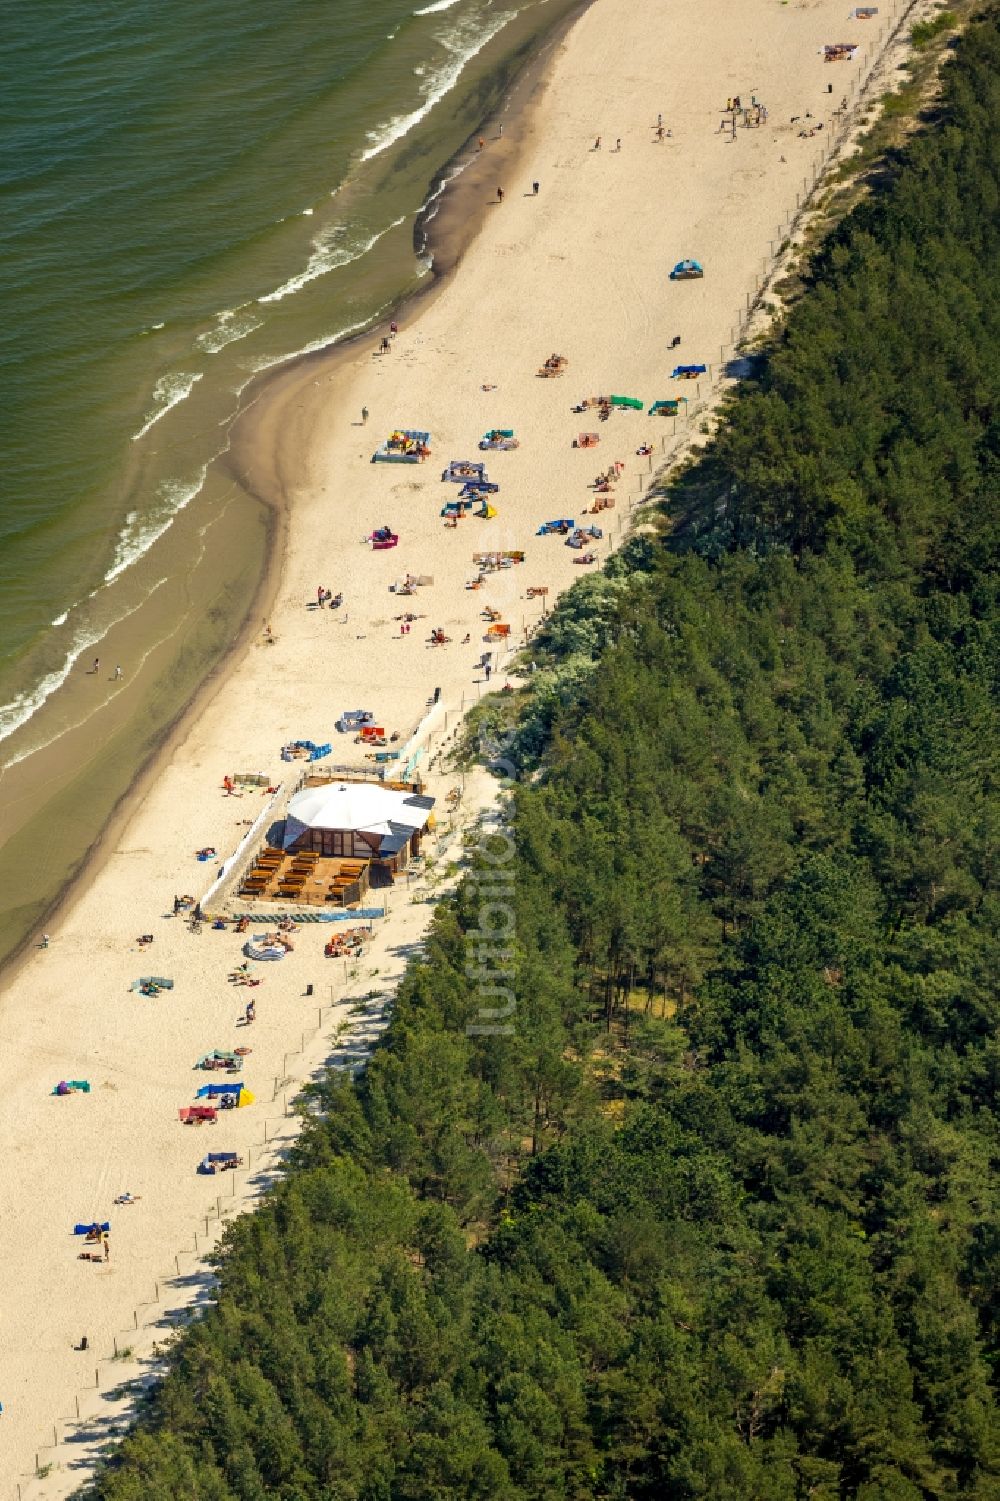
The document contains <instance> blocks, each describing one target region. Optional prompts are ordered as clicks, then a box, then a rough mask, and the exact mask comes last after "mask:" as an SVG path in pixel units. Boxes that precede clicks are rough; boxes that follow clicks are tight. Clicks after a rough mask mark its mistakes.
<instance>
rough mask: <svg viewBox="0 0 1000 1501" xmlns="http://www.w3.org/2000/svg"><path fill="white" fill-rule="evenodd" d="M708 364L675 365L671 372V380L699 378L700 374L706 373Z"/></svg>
mask: <svg viewBox="0 0 1000 1501" xmlns="http://www.w3.org/2000/svg"><path fill="white" fill-rule="evenodd" d="M707 369H708V366H707V365H675V366H674V368H673V369H672V370H671V372H670V379H671V380H697V378H698V376H699V375H704V374H705V371H706V370H707Z"/></svg>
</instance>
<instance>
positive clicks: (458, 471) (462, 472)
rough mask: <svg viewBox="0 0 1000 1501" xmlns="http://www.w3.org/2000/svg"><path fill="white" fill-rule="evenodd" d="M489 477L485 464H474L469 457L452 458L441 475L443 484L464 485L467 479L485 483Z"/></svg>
mask: <svg viewBox="0 0 1000 1501" xmlns="http://www.w3.org/2000/svg"><path fill="white" fill-rule="evenodd" d="M488 478H489V476H488V475H487V473H486V465H485V464H474V463H473V462H472V460H471V459H452V461H451V463H450V464H449V465H448V467H447V469H446V470H445V471H444V473H443V474H442V476H441V479H442V482H443V483H445V484H453V485H464V484H467V483H468V481H469V480H478V481H480V483H485V481H486V480H487V479H488Z"/></svg>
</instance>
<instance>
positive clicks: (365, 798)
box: [282, 782, 434, 855]
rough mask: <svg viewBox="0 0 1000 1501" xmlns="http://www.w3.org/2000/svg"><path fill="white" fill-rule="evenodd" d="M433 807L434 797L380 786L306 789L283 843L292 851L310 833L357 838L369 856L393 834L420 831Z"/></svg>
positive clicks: (294, 802)
mask: <svg viewBox="0 0 1000 1501" xmlns="http://www.w3.org/2000/svg"><path fill="white" fill-rule="evenodd" d="M433 807H434V799H433V798H432V797H424V796H422V795H419V794H417V793H409V792H399V791H396V790H395V789H393V788H390V787H383V786H382V785H381V783H378V782H349V783H343V782H342V783H337V782H331V783H328V784H327V785H326V786H324V787H305V788H303V790H302V791H301V792H297V793H296V794H295V796H294V797H293V798H292V799H291V801H290V803H289V804H288V813H287V816H286V818H285V832H284V836H283V839H282V843H283V845H284V847H285V849H289V848H290V847H291V846H292V845H293V844H295V843H296V842H297V841H298V840H300V839H302V837H303V835H305V834H307V833H308V832H309V831H310V830H330V831H333V832H340V833H344V834H348V833H349V834H352V835H353V834H357V835H358V836H359V840H360V842H361V844H362V845H363V846H364V847H366V848H367V849H368V851H369V853H370V854H376V855H378V854H382V853H384V851H383V845H385V844H386V841H388V840H390V838H391V836H392V835H393V834H394V833H395V832H397V831H401V830H405V831H406V836H407V838H408V839H409V838H410V837H412V836H413V835H418V834H420V833H422V832H423V830H424V828H425V827H426V825H427V819H428V815H429V814H430V812H431V810H432V809H433ZM366 836H367V837H366Z"/></svg>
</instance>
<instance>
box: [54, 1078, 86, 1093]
mask: <svg viewBox="0 0 1000 1501" xmlns="http://www.w3.org/2000/svg"><path fill="white" fill-rule="evenodd" d="M52 1093H53V1094H58V1095H65V1094H76V1093H80V1094H89V1093H90V1080H89V1079H60V1080H59V1083H58V1084H57V1085H56V1087H55V1089H54V1090H53V1091H52Z"/></svg>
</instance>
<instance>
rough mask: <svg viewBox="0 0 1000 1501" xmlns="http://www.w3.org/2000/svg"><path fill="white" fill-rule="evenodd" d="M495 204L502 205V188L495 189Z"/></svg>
mask: <svg viewBox="0 0 1000 1501" xmlns="http://www.w3.org/2000/svg"><path fill="white" fill-rule="evenodd" d="M497 203H503V188H497Z"/></svg>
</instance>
